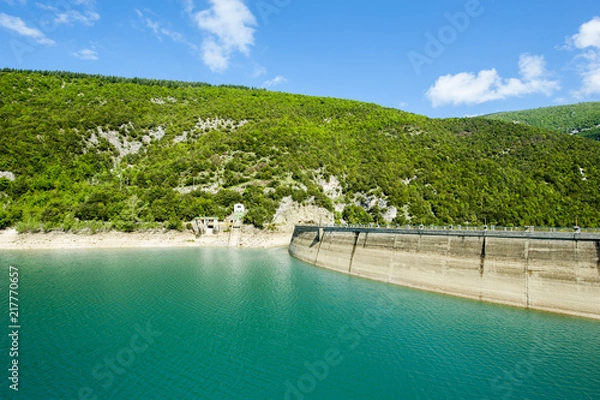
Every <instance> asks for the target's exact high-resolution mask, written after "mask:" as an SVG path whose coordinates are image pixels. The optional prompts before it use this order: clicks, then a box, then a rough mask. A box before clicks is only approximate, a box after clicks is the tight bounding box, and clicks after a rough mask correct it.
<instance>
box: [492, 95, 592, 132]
mask: <svg viewBox="0 0 600 400" xmlns="http://www.w3.org/2000/svg"><path fill="white" fill-rule="evenodd" d="M485 118H490V119H495V120H499V121H506V122H513V123H515V122H516V123H521V124H526V125H530V126H536V127H538V128H545V129H550V130H554V131H558V132H563V133H574V134H576V135H579V136H583V137H586V138H589V139H595V140H600V102H596V103H580V104H573V105H567V106H556V107H546V108H537V109H534V110H524V111H514V112H505V113H498V114H491V115H486V116H485Z"/></svg>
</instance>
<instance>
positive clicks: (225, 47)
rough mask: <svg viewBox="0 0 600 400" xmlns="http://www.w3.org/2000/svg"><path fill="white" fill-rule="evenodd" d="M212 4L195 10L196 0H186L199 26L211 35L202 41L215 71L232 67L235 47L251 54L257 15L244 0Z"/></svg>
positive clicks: (215, 0)
mask: <svg viewBox="0 0 600 400" xmlns="http://www.w3.org/2000/svg"><path fill="white" fill-rule="evenodd" d="M209 1H210V3H211V7H210V8H209V9H207V10H203V11H199V12H196V13H194V12H193V9H194V3H193V1H191V0H184V7H185V10H186V11H187V12H188V13H189V14H190V16H191V17H192V19H193V20H194V22H195V23H196V25H197V26H198V28H200V29H201V30H202V31H204V32H206V34H207V35H208V36H207V37H206V38H205V39H204V42H203V44H202V53H203V54H202V59H203V61H204V63H205V64H206V65H207V66H208V67H209V68H210V69H211V70H212V71H214V72H222V71H224V70H226V69H227V68H228V67H229V61H230V58H231V55H232V54H233V53H234V52H235V51H239V52H240V53H242V54H245V55H249V54H250V47H251V46H252V45H254V33H255V29H254V28H253V27H254V26H256V25H257V22H256V18H255V17H254V15H253V14H252V12H251V11H250V10H249V9H248V7H247V6H246V5H245V4H244V2H243V1H242V0H209Z"/></svg>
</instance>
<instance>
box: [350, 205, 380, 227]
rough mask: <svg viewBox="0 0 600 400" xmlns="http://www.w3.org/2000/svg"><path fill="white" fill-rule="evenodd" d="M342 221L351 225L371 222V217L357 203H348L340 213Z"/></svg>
mask: <svg viewBox="0 0 600 400" xmlns="http://www.w3.org/2000/svg"><path fill="white" fill-rule="evenodd" d="M342 217H343V218H344V221H346V222H347V223H349V224H352V225H365V224H372V223H373V217H372V216H371V215H369V213H367V211H365V209H364V208H362V207H360V206H357V205H350V206H346V207H345V208H344V212H343V213H342Z"/></svg>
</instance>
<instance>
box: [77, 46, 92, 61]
mask: <svg viewBox="0 0 600 400" xmlns="http://www.w3.org/2000/svg"><path fill="white" fill-rule="evenodd" d="M73 56H75V57H77V58H79V59H81V60H88V61H96V60H97V59H98V53H97V52H96V51H95V50H92V49H82V50H79V51H76V52H75V53H73Z"/></svg>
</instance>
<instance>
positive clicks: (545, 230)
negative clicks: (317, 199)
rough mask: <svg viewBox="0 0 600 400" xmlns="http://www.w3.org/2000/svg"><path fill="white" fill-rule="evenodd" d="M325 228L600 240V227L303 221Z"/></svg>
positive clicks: (420, 233)
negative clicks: (313, 222) (330, 223)
mask: <svg viewBox="0 0 600 400" xmlns="http://www.w3.org/2000/svg"><path fill="white" fill-rule="evenodd" d="M299 226H300V227H305V228H312V229H322V230H323V231H325V232H362V233H389V234H412V235H427V236H473V237H480V236H486V237H505V238H523V239H527V238H529V239H548V240H585V241H588V240H591V241H599V240H600V229H591V228H580V227H573V228H550V227H531V226H529V227H498V226H460V225H459V226H435V225H428V226H424V225H396V226H390V225H339V224H335V225H299Z"/></svg>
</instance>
